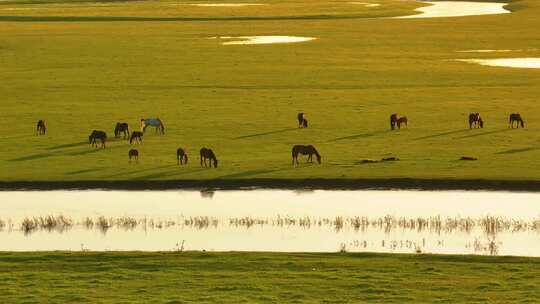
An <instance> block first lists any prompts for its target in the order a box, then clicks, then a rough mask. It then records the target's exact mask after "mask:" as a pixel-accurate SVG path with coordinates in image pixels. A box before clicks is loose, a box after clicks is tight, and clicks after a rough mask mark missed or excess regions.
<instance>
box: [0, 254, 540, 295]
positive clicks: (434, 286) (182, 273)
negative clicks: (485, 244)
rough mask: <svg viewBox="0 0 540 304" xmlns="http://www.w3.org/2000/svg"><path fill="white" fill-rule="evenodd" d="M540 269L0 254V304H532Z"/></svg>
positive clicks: (376, 258) (473, 260)
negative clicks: (363, 303)
mask: <svg viewBox="0 0 540 304" xmlns="http://www.w3.org/2000/svg"><path fill="white" fill-rule="evenodd" d="M539 263H540V262H539V260H538V259H530V258H510V257H501V258H500V257H477V256H431V255H384V254H293V253H290V254H275V253H196V252H184V253H136V252H126V253H112V252H108V253H69V252H43V253H0V270H1V271H0V278H1V279H2V292H1V293H0V300H1V301H2V302H3V303H15V302H17V303H22V302H32V303H36V302H39V303H50V302H77V303H87V302H91V303H145V302H149V301H150V302H153V303H186V302H198V303H201V302H204V303H206V302H219V303H254V302H259V303H260V302H281V303H283V302H286V303H305V302H306V303H362V302H387V303H438V302H445V303H534V302H536V301H537V300H538V298H537V297H538V289H539V286H540V279H539V278H540V271H539V269H540V267H539V266H540V265H539Z"/></svg>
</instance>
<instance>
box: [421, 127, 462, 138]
mask: <svg viewBox="0 0 540 304" xmlns="http://www.w3.org/2000/svg"><path fill="white" fill-rule="evenodd" d="M469 131H470V129H463V130H454V131H447V132H442V133H437V134H432V135H427V136H422V137H417V138H413V140H424V139H430V138H436V137H442V136H447V135H452V134H459V133H465V132H469Z"/></svg>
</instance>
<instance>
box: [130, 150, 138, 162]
mask: <svg viewBox="0 0 540 304" xmlns="http://www.w3.org/2000/svg"><path fill="white" fill-rule="evenodd" d="M128 157H129V163H130V164H131V159H132V158H135V162H136V163H138V162H139V151H137V150H136V149H131V150H129V152H128Z"/></svg>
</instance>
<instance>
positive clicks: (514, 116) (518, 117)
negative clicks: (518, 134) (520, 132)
mask: <svg viewBox="0 0 540 304" xmlns="http://www.w3.org/2000/svg"><path fill="white" fill-rule="evenodd" d="M514 121H515V122H516V126H517V128H518V129H519V125H521V127H522V128H525V122H524V121H523V118H521V115H520V114H519V113H513V114H510V119H509V124H510V126H509V127H511V128H512V129H513V128H514Z"/></svg>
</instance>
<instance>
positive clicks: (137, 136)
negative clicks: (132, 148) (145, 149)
mask: <svg viewBox="0 0 540 304" xmlns="http://www.w3.org/2000/svg"><path fill="white" fill-rule="evenodd" d="M142 137H143V132H140V131H133V132H131V137H130V139H129V144H130V145H131V144H132V143H133V141H136V142H137V143H138V144H142Z"/></svg>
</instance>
